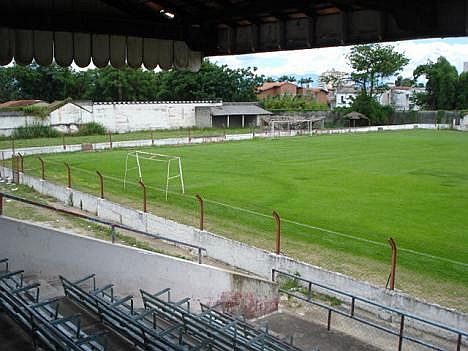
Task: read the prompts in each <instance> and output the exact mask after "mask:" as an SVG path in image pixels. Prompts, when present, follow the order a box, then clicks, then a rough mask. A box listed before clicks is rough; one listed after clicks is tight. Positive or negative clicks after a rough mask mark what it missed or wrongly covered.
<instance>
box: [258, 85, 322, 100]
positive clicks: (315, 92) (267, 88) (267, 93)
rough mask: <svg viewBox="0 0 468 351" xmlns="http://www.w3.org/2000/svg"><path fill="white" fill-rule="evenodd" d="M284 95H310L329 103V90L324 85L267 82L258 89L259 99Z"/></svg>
mask: <svg viewBox="0 0 468 351" xmlns="http://www.w3.org/2000/svg"><path fill="white" fill-rule="evenodd" d="M284 95H289V96H304V97H310V98H312V99H314V100H315V101H317V102H318V103H321V104H325V105H327V104H328V90H327V89H326V88H324V87H318V88H305V87H300V86H297V85H296V84H293V83H290V82H266V83H263V85H262V86H261V87H260V88H258V89H257V98H258V99H259V100H262V99H266V98H270V97H275V96H284Z"/></svg>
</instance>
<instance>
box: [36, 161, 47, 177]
mask: <svg viewBox="0 0 468 351" xmlns="http://www.w3.org/2000/svg"><path fill="white" fill-rule="evenodd" d="M37 159H38V160H39V162H41V179H42V180H45V165H44V160H43V159H42V158H40V157H39V156H38V157H37Z"/></svg>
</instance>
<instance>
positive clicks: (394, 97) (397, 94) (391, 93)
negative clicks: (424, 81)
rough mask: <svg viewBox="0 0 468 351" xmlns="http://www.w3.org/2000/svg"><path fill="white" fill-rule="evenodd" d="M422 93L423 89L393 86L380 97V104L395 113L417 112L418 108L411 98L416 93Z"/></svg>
mask: <svg viewBox="0 0 468 351" xmlns="http://www.w3.org/2000/svg"><path fill="white" fill-rule="evenodd" d="M424 91H425V89H424V88H415V87H395V86H394V87H391V88H390V89H389V90H387V91H386V92H384V93H383V94H382V95H381V96H380V103H381V104H382V105H387V106H388V105H389V106H391V107H393V108H394V109H395V110H396V111H410V110H419V106H417V105H416V104H415V103H414V101H413V99H412V98H413V97H414V95H415V94H416V93H419V92H424Z"/></svg>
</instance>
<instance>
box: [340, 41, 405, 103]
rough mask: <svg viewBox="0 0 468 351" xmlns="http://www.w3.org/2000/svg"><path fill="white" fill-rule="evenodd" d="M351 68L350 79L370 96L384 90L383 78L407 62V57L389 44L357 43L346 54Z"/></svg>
mask: <svg viewBox="0 0 468 351" xmlns="http://www.w3.org/2000/svg"><path fill="white" fill-rule="evenodd" d="M347 58H348V60H349V63H350V65H351V67H352V68H353V70H354V71H353V72H352V73H351V79H352V80H353V81H354V82H356V83H357V84H358V85H359V86H360V87H361V89H362V92H363V93H364V94H366V95H368V96H370V97H374V96H375V95H376V93H378V92H381V91H383V90H385V88H386V85H385V80H386V79H388V78H389V77H391V76H394V75H395V74H396V73H398V72H400V71H401V70H402V68H403V67H404V66H405V65H407V64H408V62H409V60H408V58H407V57H406V56H405V55H404V54H402V53H399V52H396V51H395V49H394V47H393V46H391V45H380V44H368V45H357V46H354V47H353V48H352V49H351V52H350V53H349V54H348V55H347Z"/></svg>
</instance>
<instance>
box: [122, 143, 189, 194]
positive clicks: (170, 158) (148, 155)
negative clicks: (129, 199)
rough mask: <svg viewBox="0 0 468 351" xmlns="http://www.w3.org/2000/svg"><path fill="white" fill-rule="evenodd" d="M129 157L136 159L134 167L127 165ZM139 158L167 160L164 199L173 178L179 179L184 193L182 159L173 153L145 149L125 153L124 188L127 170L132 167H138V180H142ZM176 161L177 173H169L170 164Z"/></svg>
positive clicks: (158, 160)
mask: <svg viewBox="0 0 468 351" xmlns="http://www.w3.org/2000/svg"><path fill="white" fill-rule="evenodd" d="M130 157H134V158H135V160H136V166H135V167H131V168H129V167H128V159H129V158H130ZM140 160H150V161H157V162H167V172H166V200H167V196H168V193H169V182H170V181H171V180H173V179H180V186H181V190H182V194H185V185H184V176H183V173H182V161H181V159H180V157H179V156H173V155H164V154H157V153H151V152H145V151H132V152H129V153H127V156H126V158H125V174H124V184H123V186H124V189H125V188H126V183H127V175H128V171H130V170H133V169H138V177H139V179H140V181H143V175H142V173H141V164H140ZM172 163H176V166H177V171H178V173H177V174H173V175H171V164H172Z"/></svg>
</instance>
